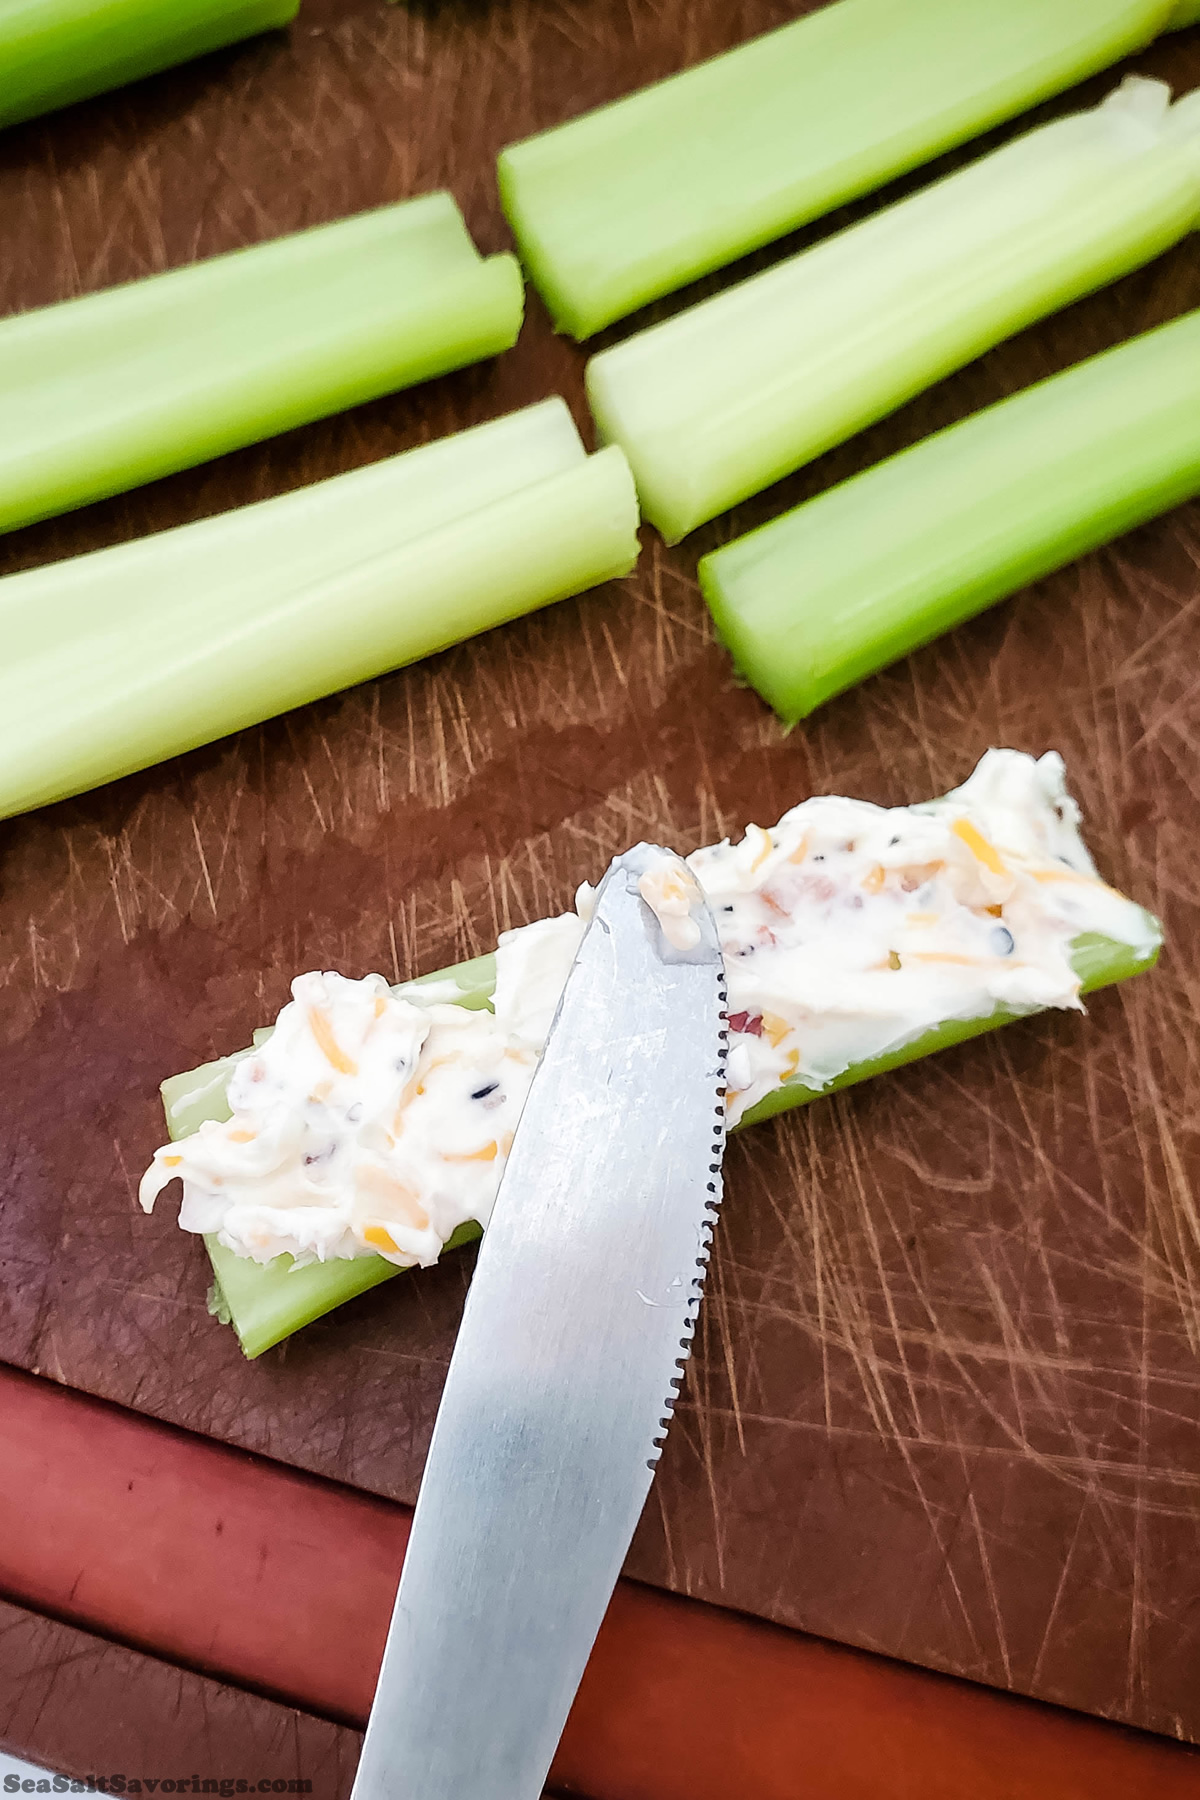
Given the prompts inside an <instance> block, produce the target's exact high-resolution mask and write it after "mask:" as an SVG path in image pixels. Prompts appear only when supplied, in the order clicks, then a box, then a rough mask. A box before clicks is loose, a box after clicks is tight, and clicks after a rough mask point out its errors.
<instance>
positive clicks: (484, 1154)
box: [442, 1143, 500, 1163]
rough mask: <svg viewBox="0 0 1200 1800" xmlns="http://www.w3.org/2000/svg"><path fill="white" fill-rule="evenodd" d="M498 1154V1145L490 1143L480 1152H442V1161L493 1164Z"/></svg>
mask: <svg viewBox="0 0 1200 1800" xmlns="http://www.w3.org/2000/svg"><path fill="white" fill-rule="evenodd" d="M499 1154H500V1146H499V1144H497V1143H491V1144H485V1145H484V1146H483V1149H482V1150H467V1151H463V1152H458V1151H453V1150H443V1151H442V1161H443V1162H453V1163H469V1162H495V1160H496V1158H497V1156H498V1155H499Z"/></svg>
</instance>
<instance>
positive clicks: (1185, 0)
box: [1167, 0, 1200, 31]
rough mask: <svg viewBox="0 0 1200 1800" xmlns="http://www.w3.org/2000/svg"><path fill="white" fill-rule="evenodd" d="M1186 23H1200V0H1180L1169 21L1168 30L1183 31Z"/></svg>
mask: <svg viewBox="0 0 1200 1800" xmlns="http://www.w3.org/2000/svg"><path fill="white" fill-rule="evenodd" d="M1185 25H1200V0H1179V4H1178V5H1177V7H1176V9H1175V11H1174V12H1173V13H1172V14H1171V17H1170V18H1169V19H1168V21H1167V30H1168V31H1182V30H1183V28H1184V26H1185Z"/></svg>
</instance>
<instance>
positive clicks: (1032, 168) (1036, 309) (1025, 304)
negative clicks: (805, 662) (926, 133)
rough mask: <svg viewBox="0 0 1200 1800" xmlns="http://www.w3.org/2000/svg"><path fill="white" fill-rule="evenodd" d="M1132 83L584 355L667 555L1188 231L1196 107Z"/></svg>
mask: <svg viewBox="0 0 1200 1800" xmlns="http://www.w3.org/2000/svg"><path fill="white" fill-rule="evenodd" d="M1168 107H1169V90H1168V89H1167V88H1166V87H1165V86H1164V85H1163V84H1162V83H1160V82H1147V81H1136V80H1135V81H1130V82H1127V83H1126V84H1125V85H1124V86H1123V87H1122V88H1120V89H1118V90H1117V92H1116V93H1115V94H1114V95H1111V96H1110V97H1109V99H1108V100H1107V101H1106V102H1105V104H1104V105H1103V106H1100V107H1098V108H1096V109H1095V110H1094V111H1091V112H1086V113H1080V114H1077V115H1075V116H1073V117H1071V118H1067V119H1061V120H1059V121H1058V122H1057V123H1055V124H1053V125H1047V126H1044V127H1042V128H1041V129H1040V130H1038V131H1034V132H1030V133H1029V134H1028V135H1027V136H1025V137H1023V138H1019V139H1017V140H1016V142H1014V143H1011V144H1008V145H1006V146H1005V147H1004V148H1003V149H1001V150H998V151H996V152H994V153H993V154H992V155H991V156H986V157H984V158H983V159H982V160H981V161H979V162H977V163H974V164H972V165H971V166H970V167H969V168H966V169H963V170H961V171H960V172H959V173H957V174H955V175H951V176H949V177H947V178H946V179H945V180H943V181H940V182H937V183H935V184H934V185H933V186H932V187H930V188H927V189H925V190H924V191H923V192H921V193H918V194H915V195H913V196H912V197H911V198H909V199H907V200H904V201H901V202H900V203H899V204H898V205H896V206H892V207H889V208H888V209H887V210H885V211H884V212H881V213H878V214H876V215H875V216H874V217H873V218H870V219H867V220H865V221H864V222H863V223H862V224H860V225H857V226H855V227H854V228H853V229H852V230H849V231H845V232H842V233H841V234H840V235H839V236H837V237H834V238H830V239H828V240H827V241H826V242H824V243H822V244H818V245H817V246H816V247H815V248H814V249H811V250H808V251H806V252H804V253H803V254H801V255H799V256H795V257H792V258H790V259H789V260H788V261H786V262H784V263H782V264H780V265H778V266H777V267H776V268H773V269H768V270H767V271H766V272H765V273H763V274H761V275H757V276H755V277H753V279H751V280H749V281H745V282H742V283H741V284H740V285H739V286H737V287H734V288H731V289H729V290H728V291H727V292H725V293H722V294H718V295H715V296H714V297H713V298H712V299H710V300H707V301H705V302H704V303H703V304H702V305H700V306H696V307H693V308H692V309H691V310H690V311H688V312H684V313H681V314H680V315H678V316H677V317H676V318H673V319H669V320H667V321H666V322H665V323H663V324H661V325H657V326H655V327H654V328H653V329H651V330H649V331H644V332H641V333H639V334H638V335H637V336H635V337H632V338H629V339H627V340H626V342H624V343H622V344H618V345H616V346H615V347H614V348H613V349H611V350H606V351H604V352H603V353H602V354H601V355H599V356H596V357H593V358H592V360H591V362H590V363H589V365H588V371H587V385H588V396H589V399H590V401H591V406H592V411H593V412H594V414H595V416H596V420H597V423H598V425H599V428H600V432H601V435H602V436H603V437H604V438H605V439H606V440H607V441H608V442H610V443H618V444H620V445H621V446H622V448H623V449H624V450H625V452H626V454H627V455H628V457H629V460H630V463H631V464H632V466H633V471H634V477H635V479H636V481H637V484H638V491H639V493H640V495H641V498H642V508H643V511H644V513H645V515H646V517H647V518H648V519H650V520H651V521H652V523H654V524H655V525H657V526H658V527H659V529H660V530H661V531H662V532H663V534H664V536H665V537H666V538H667V539H668V540H669V541H672V542H673V541H675V540H677V539H678V538H681V537H683V536H684V535H685V534H686V533H687V532H689V531H691V530H692V529H693V528H694V527H695V526H697V525H700V524H702V523H703V522H704V521H705V520H706V519H711V518H713V517H714V516H715V515H716V514H717V513H719V512H722V511H724V509H725V508H726V507H729V506H732V505H734V503H735V502H737V501H739V500H742V499H744V498H745V497H746V496H747V495H749V494H753V493H757V492H758V491H759V490H760V489H762V488H765V487H767V486H769V485H770V483H771V482H773V481H776V480H778V479H779V477H780V476H782V475H786V474H787V473H788V472H789V471H790V470H792V469H796V468H799V467H800V465H801V464H803V463H806V462H809V461H811V460H812V459H813V458H814V457H816V456H819V455H820V454H821V453H822V452H823V451H826V450H828V449H830V448H831V447H832V446H833V445H834V444H838V443H841V442H842V441H843V440H844V439H846V438H848V437H851V436H853V435H854V433H855V432H857V431H861V430H862V429H863V427H864V426H866V425H869V424H870V423H872V421H874V420H876V419H879V418H882V417H883V416H884V415H885V414H886V413H889V412H891V411H893V410H894V409H895V408H896V407H897V406H900V405H901V404H902V403H903V402H904V401H906V400H908V399H910V398H911V397H912V396H913V395H914V394H917V393H920V392H921V390H922V389H924V388H927V387H929V386H931V385H932V384H933V383H934V382H935V381H938V380H940V379H941V378H942V377H943V376H945V375H948V374H949V373H950V372H951V370H953V369H957V368H960V367H961V366H962V364H964V363H966V362H969V361H970V360H971V358H972V357H975V356H978V355H979V354H980V353H981V352H982V351H984V350H986V349H988V348H989V347H990V346H991V345H993V344H996V343H998V342H999V341H1000V340H1001V339H1002V338H1005V337H1008V336H1009V335H1010V334H1011V333H1013V332H1015V331H1019V330H1021V329H1022V328H1023V327H1024V326H1026V325H1029V324H1030V323H1031V322H1032V321H1033V320H1035V319H1038V318H1041V317H1042V316H1043V315H1044V314H1046V313H1048V312H1052V311H1054V310H1055V309H1057V308H1058V307H1061V306H1065V305H1066V304H1067V303H1068V302H1069V301H1072V300H1076V299H1078V298H1079V297H1080V295H1082V294H1086V293H1089V292H1090V291H1092V290H1093V289H1095V288H1097V287H1102V286H1103V285H1104V284H1105V283H1106V282H1109V281H1114V280H1116V278H1117V277H1118V276H1120V275H1123V274H1125V273H1127V272H1128V271H1129V270H1130V269H1135V268H1138V267H1139V266H1140V265H1141V264H1143V263H1146V262H1148V261H1150V259H1151V258H1152V257H1155V256H1158V255H1160V254H1161V253H1162V252H1163V251H1164V250H1166V249H1167V248H1168V247H1169V246H1170V245H1172V244H1174V243H1176V242H1177V241H1178V240H1179V239H1180V238H1182V237H1183V236H1185V235H1186V234H1187V233H1188V232H1190V231H1191V230H1193V229H1194V227H1195V226H1196V225H1197V224H1198V223H1200V94H1195V95H1191V96H1189V98H1188V99H1186V100H1183V101H1181V102H1180V103H1179V104H1178V105H1177V106H1175V107H1170V108H1169V109H1168Z"/></svg>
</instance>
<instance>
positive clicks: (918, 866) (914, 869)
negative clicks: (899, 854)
mask: <svg viewBox="0 0 1200 1800" xmlns="http://www.w3.org/2000/svg"><path fill="white" fill-rule="evenodd" d="M945 866H946V865H945V863H944V862H931V863H910V864H909V866H908V868H906V869H901V871H900V886H901V887H902V888H903V890H904V892H905V893H906V894H915V893H916V891H917V889H918V888H920V887H924V886H925V883H926V882H927V881H932V880H933V877H934V876H935V875H940V874H941V872H942V870H943V869H944V868H945Z"/></svg>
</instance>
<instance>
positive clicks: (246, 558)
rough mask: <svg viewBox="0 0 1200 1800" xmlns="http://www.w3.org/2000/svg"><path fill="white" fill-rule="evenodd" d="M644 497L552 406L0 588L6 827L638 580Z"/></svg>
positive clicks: (618, 463)
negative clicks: (538, 613)
mask: <svg viewBox="0 0 1200 1800" xmlns="http://www.w3.org/2000/svg"><path fill="white" fill-rule="evenodd" d="M637 551H638V543H637V501H636V497H635V495H634V491H633V482H632V479H631V477H630V474H629V469H628V466H627V464H626V462H625V459H624V457H623V456H622V455H621V453H620V451H618V450H612V451H602V452H601V453H600V454H599V455H597V456H591V457H589V456H588V455H587V454H586V453H585V451H584V449H583V445H582V444H581V442H580V440H579V436H578V433H577V432H576V430H575V427H574V425H573V423H572V421H571V417H570V414H569V412H568V411H567V408H566V406H565V404H564V403H563V402H562V401H561V400H557V399H556V400H548V401H544V402H542V403H541V404H540V405H538V406H533V407H529V408H527V409H526V410H525V411H523V412H520V413H515V414H512V415H510V416H509V417H507V418H502V419H497V420H494V421H492V422H491V423H490V424H487V425H481V426H478V427H476V428H475V429H474V430H472V431H467V432H463V433H461V434H459V435H458V436H455V437H450V438H443V439H441V440H439V441H438V442H435V443H432V444H427V445H424V446H423V447H421V448H420V449H417V450H410V451H407V452H406V453H405V454H403V455H401V456H397V457H393V458H391V459H389V460H388V461H386V462H382V463H376V464H374V465H372V466H370V467H367V468H364V469H359V470H356V471H354V472H353V473H351V474H348V475H341V476H337V477H335V478H334V479H333V480H330V481H325V482H320V483H318V484H316V485H315V486H313V487H310V488H302V489H300V490H299V491H298V492H296V493H292V494H286V495H283V496H281V497H280V498H278V499H274V500H266V501H262V502H260V503H259V504H257V505H255V506H249V507H243V508H240V509H238V510H236V511H234V512H230V513H224V514H221V515H219V516H218V517H216V518H212V519H206V520H202V521H200V522H199V523H197V524H194V525H184V526H181V527H179V528H177V529H176V530H174V531H168V532H163V533H162V534H160V535H159V536H157V537H151V538H143V539H141V540H139V541H136V542H134V543H131V544H121V545H117V546H115V547H114V548H112V549H109V550H101V551H97V552H95V553H94V554H92V555H90V556H84V557H77V558H75V559H74V560H72V561H69V562H64V563H57V564H52V565H51V566H49V567H47V568H44V569H35V570H31V571H29V572H27V573H24V574H19V575H11V576H8V577H7V578H6V579H4V580H3V581H0V642H2V643H3V644H4V647H5V657H4V661H3V665H2V666H0V817H3V816H5V815H6V814H9V813H15V812H21V811H24V810H26V809H28V808H30V807H33V806H39V805H42V804H43V803H45V802H47V801H51V800H56V799H61V798H63V797H64V796H65V795H68V794H74V793H79V792H81V791H82V790H84V789H86V788H89V787H94V786H96V785H98V784H99V783H100V782H103V781H109V780H112V779H113V778H114V777H116V776H119V775H123V774H128V773H129V772H131V771H132V770H134V769H140V768H145V767H146V766H147V765H148V764H150V763H152V762H158V761H160V760H162V759H163V758H164V757H167V756H173V755H175V754H176V753H177V752H179V751H182V750H186V749H190V748H192V747H194V746H195V745H197V744H202V743H207V742H209V741H211V740H212V739H214V738H217V737H221V736H223V735H224V734H225V733H227V732H231V731H235V730H238V729H239V728H240V727H242V726H244V725H248V724H251V723H254V722H256V721H258V720H261V719H265V718H269V717H271V716H273V715H274V714H276V713H279V712H282V711H284V710H286V709H287V708H289V707H293V706H298V705H300V704H302V703H304V702H306V701H308V700H312V699H315V698H316V697H318V696H319V695H322V694H329V693H333V692H334V691H336V690H337V689H339V688H342V687H347V686H349V685H350V684H352V683H354V682H358V681H362V680H364V679H366V678H367V677H369V676H372V675H378V674H381V673H383V672H384V671H385V670H388V669H393V668H398V667H399V666H401V665H402V664H404V663H409V662H412V661H415V660H416V659H417V658H419V657H422V656H428V655H430V654H431V653H432V652H433V651H435V650H439V649H443V648H445V647H446V646H447V645H449V644H453V643H457V642H458V641H459V640H461V639H462V638H464V637H469V636H471V635H472V634H474V633H475V632H479V631H485V630H488V629H490V628H491V627H492V626H494V625H498V624H501V623H503V622H504V621H506V620H508V619H512V618H515V617H517V616H519V615H520V614H522V613H526V612H531V611H533V610H534V608H536V607H540V606H545V605H548V604H549V603H550V602H551V601H554V600H559V599H562V598H564V597H565V596H566V595H568V594H573V593H578V592H579V591H580V590H581V589H582V588H585V587H590V586H593V585H594V584H595V583H597V582H600V581H605V580H608V579H609V578H610V577H612V576H616V575H623V574H627V573H628V571H629V570H630V569H631V568H632V566H633V564H634V562H635V561H636V558H637Z"/></svg>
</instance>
